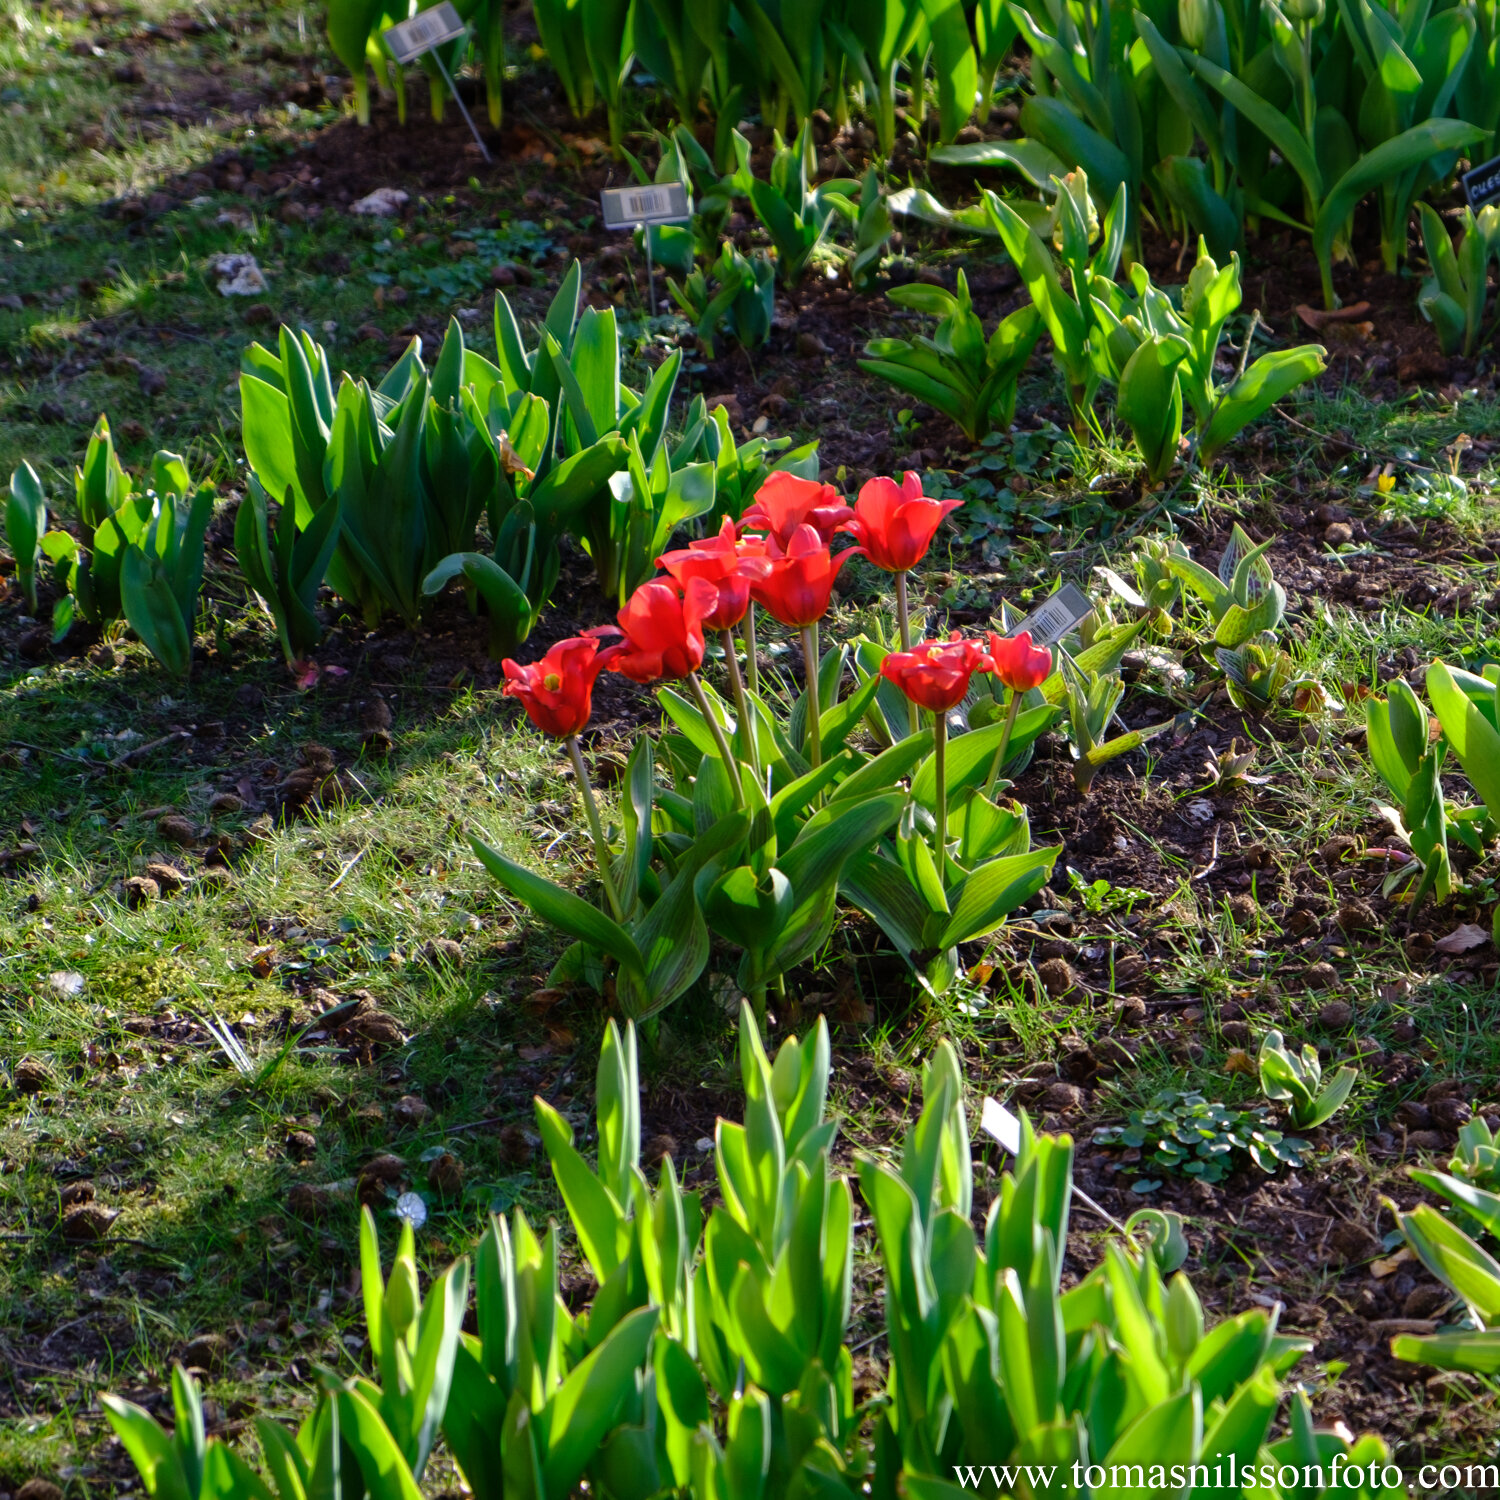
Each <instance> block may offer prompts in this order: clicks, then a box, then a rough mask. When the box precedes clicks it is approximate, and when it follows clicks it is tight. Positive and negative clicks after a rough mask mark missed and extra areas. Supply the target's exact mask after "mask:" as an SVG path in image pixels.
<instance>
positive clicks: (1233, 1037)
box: [1219, 1021, 1250, 1047]
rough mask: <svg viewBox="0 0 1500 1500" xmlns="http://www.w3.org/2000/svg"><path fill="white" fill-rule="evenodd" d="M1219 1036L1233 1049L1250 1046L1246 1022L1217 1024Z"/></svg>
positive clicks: (1248, 1028) (1248, 1026) (1248, 1025)
mask: <svg viewBox="0 0 1500 1500" xmlns="http://www.w3.org/2000/svg"><path fill="white" fill-rule="evenodd" d="M1219 1035H1220V1036H1222V1037H1223V1038H1224V1040H1225V1041H1226V1042H1229V1043H1230V1044H1231V1045H1233V1046H1235V1047H1248V1046H1249V1045H1250V1024H1249V1022H1248V1021H1221V1022H1220V1023H1219Z"/></svg>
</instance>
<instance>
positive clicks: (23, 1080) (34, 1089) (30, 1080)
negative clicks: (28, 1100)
mask: <svg viewBox="0 0 1500 1500" xmlns="http://www.w3.org/2000/svg"><path fill="white" fill-rule="evenodd" d="M11 1077H12V1079H13V1080H14V1082H15V1085H16V1092H17V1093H18V1094H40V1093H41V1092H42V1091H43V1090H44V1089H49V1088H51V1087H52V1073H51V1070H50V1069H49V1068H48V1067H47V1064H46V1063H44V1062H42V1061H41V1059H40V1058H36V1057H23V1058H22V1059H21V1060H20V1062H18V1063H17V1064H16V1067H15V1071H14V1073H12V1075H11Z"/></svg>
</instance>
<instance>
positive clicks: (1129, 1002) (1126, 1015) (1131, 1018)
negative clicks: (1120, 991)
mask: <svg viewBox="0 0 1500 1500" xmlns="http://www.w3.org/2000/svg"><path fill="white" fill-rule="evenodd" d="M1115 1023H1116V1025H1119V1026H1144V1025H1145V1024H1146V1002H1145V1001H1144V1000H1141V999H1138V998H1137V997H1136V996H1135V995H1126V996H1125V998H1124V999H1123V1000H1121V1001H1120V1009H1119V1010H1118V1012H1116V1015H1115Z"/></svg>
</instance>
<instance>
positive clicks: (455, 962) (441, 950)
mask: <svg viewBox="0 0 1500 1500" xmlns="http://www.w3.org/2000/svg"><path fill="white" fill-rule="evenodd" d="M422 952H423V957H424V958H426V960H427V962H428V963H430V964H431V965H432V967H433V968H434V969H461V968H462V967H463V963H464V950H463V945H462V944H461V943H455V942H454V941H453V939H452V938H433V940H432V941H431V942H430V943H428V945H427V946H426V948H424V949H423V950H422Z"/></svg>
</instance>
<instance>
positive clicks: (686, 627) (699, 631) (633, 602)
mask: <svg viewBox="0 0 1500 1500" xmlns="http://www.w3.org/2000/svg"><path fill="white" fill-rule="evenodd" d="M718 599H719V591H718V589H717V588H715V587H714V585H713V584H711V583H710V582H709V581H708V580H707V579H706V578H689V579H688V581H687V583H686V584H685V585H684V587H683V589H682V590H681V592H679V591H678V588H677V585H676V584H674V583H668V582H667V580H666V579H665V578H653V579H652V580H651V582H650V583H643V584H642V585H641V586H640V587H639V588H638V589H637V590H636V591H635V592H634V593H633V594H632V595H631V596H630V598H629V599H627V600H626V601H625V608H624V609H622V610H621V611H620V613H619V614H618V615H616V616H615V618H616V619H617V620H618V621H619V622H620V628H619V629H618V630H616V629H615V627H614V626H613V625H604V626H601V627H599V633H600V634H601V635H603V634H608V635H623V636H624V637H625V639H624V641H623V642H622V643H621V644H620V645H619V646H617V647H616V648H615V654H614V655H613V656H612V658H611V659H610V664H609V665H610V669H611V670H612V671H615V672H620V673H623V674H624V675H625V676H626V677H628V678H630V679H631V681H632V682H656V681H657V680H658V679H660V678H662V677H686V676H687V675H688V674H689V673H690V672H696V671H697V670H698V668H699V667H700V666H702V665H703V625H704V621H705V619H706V618H707V616H708V614H709V612H710V611H711V610H712V609H713V608H714V607H715V606H716V605H717V603H718Z"/></svg>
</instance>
